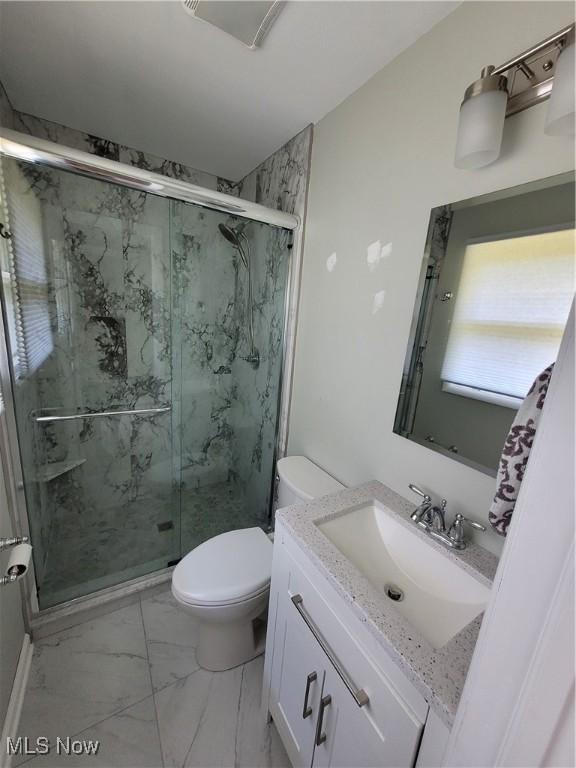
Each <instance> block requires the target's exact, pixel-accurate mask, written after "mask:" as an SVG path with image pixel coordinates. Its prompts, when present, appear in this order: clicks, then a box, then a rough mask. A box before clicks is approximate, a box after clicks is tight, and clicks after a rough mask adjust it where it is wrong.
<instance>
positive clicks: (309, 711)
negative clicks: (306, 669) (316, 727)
mask: <svg viewBox="0 0 576 768" xmlns="http://www.w3.org/2000/svg"><path fill="white" fill-rule="evenodd" d="M317 679H318V675H317V674H316V672H310V674H309V675H308V677H307V678H306V692H305V693H304V706H303V707H302V717H303V719H304V720H306V718H307V717H310V715H311V714H312V707H310V706H308V696H309V695H310V686H311V685H312V683H314V682H316V680H317Z"/></svg>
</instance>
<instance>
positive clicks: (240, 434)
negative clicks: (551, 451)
mask: <svg viewBox="0 0 576 768" xmlns="http://www.w3.org/2000/svg"><path fill="white" fill-rule="evenodd" d="M2 168H3V176H4V189H5V191H6V192H5V200H4V201H3V202H4V206H3V207H4V210H3V212H2V216H1V217H0V219H2V220H3V221H4V223H5V225H6V226H7V229H9V230H10V232H11V233H12V236H11V237H10V238H9V239H7V240H5V241H3V244H4V247H3V248H0V251H1V253H2V300H3V307H4V315H5V318H6V322H7V325H8V327H9V336H10V339H9V341H10V351H11V357H12V361H11V362H12V387H13V390H14V399H15V405H16V417H17V427H18V438H19V445H20V453H21V459H22V468H23V475H24V483H25V492H26V503H27V509H28V518H29V524H30V529H31V534H32V540H33V545H34V550H33V553H34V566H35V576H36V583H37V588H38V601H39V605H40V608H42V609H44V608H48V607H51V606H54V605H57V604H60V603H62V602H66V601H68V600H71V599H73V598H76V597H80V596H83V595H87V594H90V593H92V592H95V591H98V590H100V589H104V588H106V587H110V586H113V585H118V584H121V583H122V582H124V581H126V580H129V579H132V578H136V577H139V576H142V575H144V574H149V573H152V572H154V571H157V570H160V569H162V568H166V567H167V566H169V565H171V564H173V563H174V562H177V561H178V559H179V558H180V557H182V556H184V555H185V554H186V553H187V552H188V551H190V550H191V549H193V548H194V547H195V546H197V545H198V544H200V543H201V542H202V541H205V540H206V539H207V538H210V537H211V536H214V535H216V534H219V533H222V532H224V531H228V530H231V529H234V528H244V527H249V526H262V527H264V528H265V527H267V525H268V523H269V511H270V505H271V492H272V478H273V469H274V467H273V464H274V457H275V446H276V432H277V426H278V417H279V395H280V381H281V366H282V357H283V344H284V318H285V301H286V288H287V283H288V267H289V253H290V248H289V240H290V233H289V232H288V231H286V230H283V229H279V228H276V227H273V226H270V225H266V224H260V223H257V222H252V221H247V220H241V219H237V218H235V217H233V216H229V215H227V214H224V213H220V212H216V211H212V210H208V209H206V208H201V207H198V206H196V205H191V204H185V203H181V202H177V201H169V200H168V199H165V198H160V197H155V196H152V195H148V194H146V193H144V192H139V191H135V190H132V189H129V188H127V187H122V186H119V185H116V184H111V183H108V182H104V181H100V180H95V179H92V178H87V177H83V176H79V175H76V174H74V173H70V172H66V171H60V170H54V169H50V168H48V167H46V166H42V165H38V164H29V163H26V162H22V161H15V160H10V159H7V158H3V159H2Z"/></svg>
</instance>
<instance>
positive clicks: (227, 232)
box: [218, 224, 240, 248]
mask: <svg viewBox="0 0 576 768" xmlns="http://www.w3.org/2000/svg"><path fill="white" fill-rule="evenodd" d="M218 229H219V230H220V233H221V234H222V235H224V237H225V238H226V240H228V242H229V243H232V245H233V246H234V247H235V248H240V240H239V239H238V235H237V234H236V232H234V230H232V229H230V227H227V226H226V224H218Z"/></svg>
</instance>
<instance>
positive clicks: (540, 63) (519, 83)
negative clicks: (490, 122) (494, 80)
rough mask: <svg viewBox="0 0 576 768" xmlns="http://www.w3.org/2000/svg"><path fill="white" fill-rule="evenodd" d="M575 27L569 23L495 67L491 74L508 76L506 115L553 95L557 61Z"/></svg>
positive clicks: (508, 115)
mask: <svg viewBox="0 0 576 768" xmlns="http://www.w3.org/2000/svg"><path fill="white" fill-rule="evenodd" d="M574 29H575V25H574V24H570V25H569V26H568V27H564V28H563V29H560V30H559V31H558V32H556V33H555V34H553V35H550V36H549V37H547V38H545V39H544V40H542V41H541V42H539V43H537V44H536V45H533V46H532V47H531V48H528V50H526V51H524V52H523V53H520V54H519V55H518V56H514V58H512V59H509V60H508V61H506V62H504V64H501V65H500V66H499V67H496V68H495V69H493V70H492V73H491V74H492V75H503V74H505V75H506V77H507V78H508V106H507V108H506V117H510V116H511V115H515V114H516V113H518V112H522V111H523V110H524V109H528V108H529V107H533V106H534V105H535V104H539V103H540V102H541V101H545V100H546V99H548V98H549V97H550V93H551V92H552V85H553V83H554V72H555V68H556V61H557V60H558V56H559V55H560V53H561V52H562V50H563V49H564V48H565V47H566V46H567V45H570V43H571V42H573V41H574Z"/></svg>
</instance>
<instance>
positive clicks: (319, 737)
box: [316, 694, 332, 747]
mask: <svg viewBox="0 0 576 768" xmlns="http://www.w3.org/2000/svg"><path fill="white" fill-rule="evenodd" d="M330 704H332V696H330V694H328V695H327V696H322V698H321V699H320V709H319V710H318V722H317V723H316V746H317V747H319V746H320V744H324V742H325V741H326V733H325V732H323V731H322V724H323V720H324V710H325V709H326V707H329V706H330Z"/></svg>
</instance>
